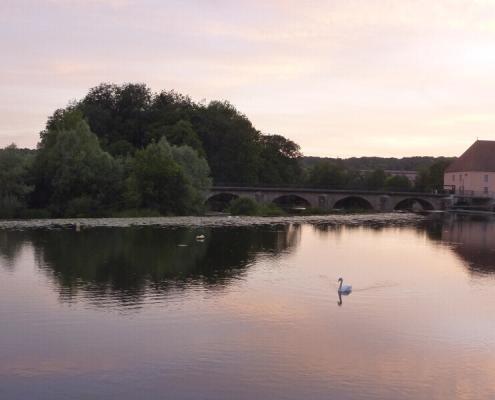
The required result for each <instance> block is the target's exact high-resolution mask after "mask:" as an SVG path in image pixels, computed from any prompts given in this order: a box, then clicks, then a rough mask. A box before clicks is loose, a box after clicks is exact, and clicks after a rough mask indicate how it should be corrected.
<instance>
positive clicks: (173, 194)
mask: <svg viewBox="0 0 495 400" xmlns="http://www.w3.org/2000/svg"><path fill="white" fill-rule="evenodd" d="M127 185H128V189H127V194H126V198H127V206H130V208H150V209H155V210H158V211H159V212H160V213H162V214H171V213H172V214H181V213H182V212H183V211H184V208H185V207H186V206H185V204H186V203H188V202H189V199H188V197H189V192H188V189H187V179H186V177H185V175H184V173H183V172H182V170H181V168H180V166H179V164H177V163H176V162H175V160H174V158H173V156H172V149H171V147H170V145H169V144H168V142H167V141H166V140H165V139H162V140H160V142H159V143H151V144H149V145H148V146H146V148H145V149H142V150H138V151H137V152H136V155H135V158H134V161H133V163H132V170H131V174H130V177H129V179H128V182H127Z"/></svg>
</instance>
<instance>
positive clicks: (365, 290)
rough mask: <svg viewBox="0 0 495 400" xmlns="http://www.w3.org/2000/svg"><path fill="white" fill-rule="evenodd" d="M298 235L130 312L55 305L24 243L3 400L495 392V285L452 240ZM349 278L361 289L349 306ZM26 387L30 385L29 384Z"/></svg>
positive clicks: (396, 232)
mask: <svg viewBox="0 0 495 400" xmlns="http://www.w3.org/2000/svg"><path fill="white" fill-rule="evenodd" d="M298 235H300V239H299V241H298V246H297V247H295V248H293V249H292V251H291V252H286V253H284V254H282V255H281V256H279V257H268V256H266V255H263V256H262V257H261V258H258V259H256V260H255V261H253V263H252V265H251V266H250V267H249V269H248V270H247V273H246V274H244V275H243V276H242V279H238V280H232V281H231V282H230V283H229V285H228V286H227V287H226V288H225V289H224V290H222V291H221V292H213V293H212V292H210V291H209V290H207V289H206V288H198V287H196V286H194V287H192V288H191V290H189V291H177V292H176V293H173V294H172V295H170V296H167V297H166V298H162V299H160V298H158V297H156V296H155V297H153V296H150V297H149V298H146V299H144V300H143V301H142V304H143V305H144V306H143V307H142V308H141V309H140V310H139V312H137V313H133V314H125V313H120V312H117V309H112V308H111V305H109V306H108V307H107V308H105V307H102V308H94V307H91V306H89V307H88V304H87V303H86V302H85V301H84V299H80V301H78V302H75V303H70V304H68V303H64V302H59V301H58V298H57V290H56V289H55V288H54V287H53V286H52V285H53V284H54V283H53V282H51V281H50V280H49V279H47V278H46V275H45V274H43V273H42V272H41V271H39V270H38V269H37V266H36V265H35V261H34V259H33V254H32V253H31V252H30V247H29V246H25V247H24V248H23V250H22V251H21V252H20V256H19V257H18V258H17V259H16V260H15V267H14V268H13V269H9V270H6V269H0V301H1V302H2V304H7V305H8V306H7V307H6V308H5V307H4V308H2V309H0V320H2V321H5V320H10V321H11V324H9V325H7V327H4V326H3V325H2V330H0V358H1V359H2V360H4V361H5V362H2V364H1V365H0V394H1V393H2V389H1V388H3V390H4V391H6V392H5V393H7V394H8V393H22V394H24V397H26V398H29V394H32V393H33V392H36V391H37V390H40V389H41V388H43V390H41V392H40V393H42V394H43V395H46V397H45V398H51V399H53V398H57V394H58V396H59V398H63V397H64V396H60V393H62V392H63V391H64V390H65V391H66V392H65V393H69V391H70V390H72V391H73V390H76V392H71V393H77V392H84V393H88V395H89V397H91V394H94V393H99V394H100V395H101V396H102V398H110V396H111V394H112V393H113V394H115V393H118V394H119V396H120V398H122V399H125V398H134V397H135V396H137V395H141V396H153V395H154V396H156V394H157V393H162V394H163V393H167V394H168V395H169V396H170V397H171V398H179V399H180V398H198V397H202V398H225V399H226V398H233V397H235V398H253V397H257V398H287V399H301V398H311V399H319V398H321V399H327V398H329V396H330V394H333V395H335V396H337V397H338V398H339V399H348V398H349V399H350V398H352V399H360V398H367V399H368V398H375V399H396V398H401V399H417V398H429V399H444V398H459V399H470V398H490V394H492V393H493V392H495V386H494V380H493V376H495V363H494V361H493V360H495V341H494V339H493V335H492V334H493V332H494V331H495V322H494V320H493V306H492V305H493V302H494V300H495V298H494V294H493V293H494V290H493V289H494V288H495V282H494V281H493V280H491V279H488V280H486V281H483V282H484V284H483V285H477V284H473V281H472V277H471V275H470V273H469V272H468V270H467V269H466V268H465V266H464V263H463V262H462V260H460V259H459V258H458V257H457V256H456V254H455V253H454V252H453V251H452V250H451V248H450V247H449V245H448V244H445V245H439V243H438V242H432V241H431V240H430V239H429V238H428V236H427V235H426V233H424V232H422V231H421V230H416V229H412V228H411V229H409V228H385V229H380V230H371V229H366V228H348V227H343V228H340V229H336V230H332V229H330V230H328V231H327V232H326V233H325V232H323V231H322V230H316V229H315V228H314V227H312V226H309V225H305V226H303V227H302V231H301V232H298ZM339 276H343V277H344V279H345V281H346V282H347V283H350V284H352V285H353V287H354V292H353V293H352V294H351V295H350V296H348V297H345V298H344V299H343V301H344V303H343V305H342V307H338V306H337V304H336V302H337V300H338V298H337V295H336V287H337V282H336V280H337V278H338V277H339ZM477 279H482V278H481V277H478V278H477ZM19 293H22V294H23V295H22V296H19V295H18V294H19ZM4 299H5V300H7V301H9V299H10V302H5V301H4ZM115 306H116V305H115ZM13 311H15V312H13ZM19 342H21V343H22V346H16V347H15V348H14V347H13V346H11V344H12V343H19ZM27 377H29V379H30V380H29V382H30V385H27V386H23V385H19V383H20V382H21V381H22V379H25V378H27ZM47 383H51V384H53V386H50V385H47ZM234 394H235V396H234ZM105 396H106V397H105ZM42 398H43V397H42Z"/></svg>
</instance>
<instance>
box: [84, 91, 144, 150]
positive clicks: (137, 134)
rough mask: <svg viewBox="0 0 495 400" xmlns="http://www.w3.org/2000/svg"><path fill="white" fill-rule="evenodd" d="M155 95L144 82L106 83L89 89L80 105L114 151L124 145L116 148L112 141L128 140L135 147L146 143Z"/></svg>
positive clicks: (91, 126)
mask: <svg viewBox="0 0 495 400" xmlns="http://www.w3.org/2000/svg"><path fill="white" fill-rule="evenodd" d="M152 98H153V96H152V93H151V90H150V89H149V88H148V87H147V86H146V85H144V84H141V83H128V84H125V85H121V86H118V85H113V84H108V83H103V84H101V85H99V86H96V87H94V88H92V89H90V91H89V93H88V94H87V95H86V96H85V97H84V99H83V100H82V101H81V102H80V103H79V104H78V105H77V108H79V109H80V110H81V111H82V113H83V114H84V117H85V119H86V120H87V122H88V124H89V126H90V128H91V130H92V131H93V132H94V133H95V134H96V135H97V136H98V137H99V138H100V141H101V143H102V146H103V147H104V148H105V149H107V150H109V151H111V152H115V151H121V150H122V149H123V147H122V146H119V147H116V148H114V147H112V146H111V145H112V144H113V143H117V142H127V143H130V144H132V146H134V147H135V148H142V147H143V146H145V145H146V144H147V142H146V132H147V131H148V127H149V121H150V108H151V102H152ZM113 154H115V155H116V154H118V153H113Z"/></svg>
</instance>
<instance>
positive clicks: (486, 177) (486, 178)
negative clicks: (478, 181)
mask: <svg viewBox="0 0 495 400" xmlns="http://www.w3.org/2000/svg"><path fill="white" fill-rule="evenodd" d="M485 182H488V174H486V175H485Z"/></svg>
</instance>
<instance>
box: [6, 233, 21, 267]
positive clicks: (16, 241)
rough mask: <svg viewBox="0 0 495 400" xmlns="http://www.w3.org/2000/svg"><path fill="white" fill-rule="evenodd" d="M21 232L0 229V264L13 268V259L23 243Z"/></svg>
mask: <svg viewBox="0 0 495 400" xmlns="http://www.w3.org/2000/svg"><path fill="white" fill-rule="evenodd" d="M23 237H24V235H23V232H20V231H12V232H9V231H5V230H0V264H1V265H3V266H4V267H6V268H8V269H11V268H13V265H14V262H15V259H16V258H17V257H18V255H19V253H20V251H21V249H22V245H23Z"/></svg>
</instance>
